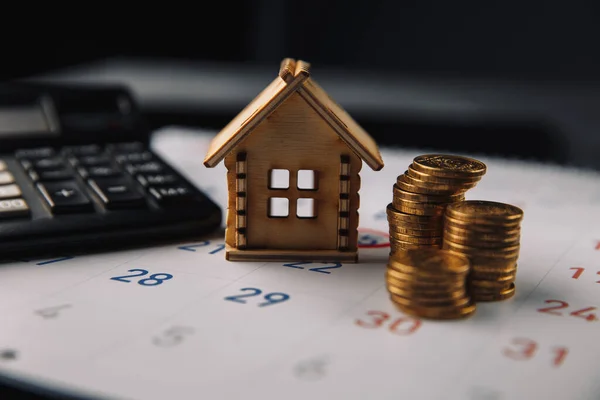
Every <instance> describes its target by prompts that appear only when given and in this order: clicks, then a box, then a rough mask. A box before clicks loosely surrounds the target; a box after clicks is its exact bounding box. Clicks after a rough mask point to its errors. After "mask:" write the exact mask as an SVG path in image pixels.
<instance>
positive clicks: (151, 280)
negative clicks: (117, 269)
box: [110, 268, 173, 286]
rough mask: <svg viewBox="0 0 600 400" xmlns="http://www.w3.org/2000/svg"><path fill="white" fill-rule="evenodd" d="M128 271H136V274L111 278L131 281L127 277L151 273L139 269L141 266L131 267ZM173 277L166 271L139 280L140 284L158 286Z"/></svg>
mask: <svg viewBox="0 0 600 400" xmlns="http://www.w3.org/2000/svg"><path fill="white" fill-rule="evenodd" d="M127 272H135V274H131V275H122V276H113V277H112V278H110V279H111V280H113V281H119V282H127V283H131V281H130V280H129V279H127V278H133V277H137V276H144V275H148V273H149V272H148V271H147V270H145V269H139V268H134V269H130V270H128V271H127ZM171 278H173V275H171V274H165V273H158V274H152V275H150V276H149V277H148V278H145V279H140V280H139V281H138V284H140V285H142V286H156V285H160V284H162V283H163V282H164V281H168V280H169V279H171Z"/></svg>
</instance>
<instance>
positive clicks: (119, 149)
mask: <svg viewBox="0 0 600 400" xmlns="http://www.w3.org/2000/svg"><path fill="white" fill-rule="evenodd" d="M107 148H108V149H109V150H110V151H111V152H113V153H114V154H118V153H133V152H137V151H144V150H145V149H146V146H145V145H144V144H143V143H141V142H126V143H111V144H109V145H108V146H107Z"/></svg>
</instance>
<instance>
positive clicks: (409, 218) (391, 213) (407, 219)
mask: <svg viewBox="0 0 600 400" xmlns="http://www.w3.org/2000/svg"><path fill="white" fill-rule="evenodd" d="M386 212H387V216H388V221H389V220H393V221H398V222H399V223H400V222H403V223H411V224H420V225H424V226H427V225H429V224H431V223H432V222H431V221H432V220H433V218H432V217H430V216H422V215H413V214H407V213H403V212H402V211H400V210H397V209H395V208H394V205H393V204H392V203H390V204H388V205H387V207H386ZM434 220H435V223H436V224H441V218H440V217H437V218H435V219H434Z"/></svg>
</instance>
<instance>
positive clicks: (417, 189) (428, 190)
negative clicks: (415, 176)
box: [396, 174, 469, 196]
mask: <svg viewBox="0 0 600 400" xmlns="http://www.w3.org/2000/svg"><path fill="white" fill-rule="evenodd" d="M396 185H397V186H398V187H399V188H400V189H402V190H404V191H407V192H411V193H418V194H425V195H434V196H435V195H437V196H448V195H452V194H458V193H464V192H465V191H466V190H467V189H469V188H463V187H457V186H451V187H448V186H445V187H444V189H440V188H439V187H437V186H436V185H434V186H433V187H428V186H419V185H416V184H414V183H411V182H409V181H408V180H407V178H406V177H405V175H404V174H403V175H400V176H398V178H397V179H396Z"/></svg>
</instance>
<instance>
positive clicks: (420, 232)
mask: <svg viewBox="0 0 600 400" xmlns="http://www.w3.org/2000/svg"><path fill="white" fill-rule="evenodd" d="M392 232H396V233H401V234H404V235H410V236H416V237H434V236H439V237H440V238H441V237H442V232H443V229H442V227H441V226H440V227H439V228H434V229H432V228H425V229H419V228H413V227H412V226H410V225H393V224H390V234H391V233H392Z"/></svg>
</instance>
